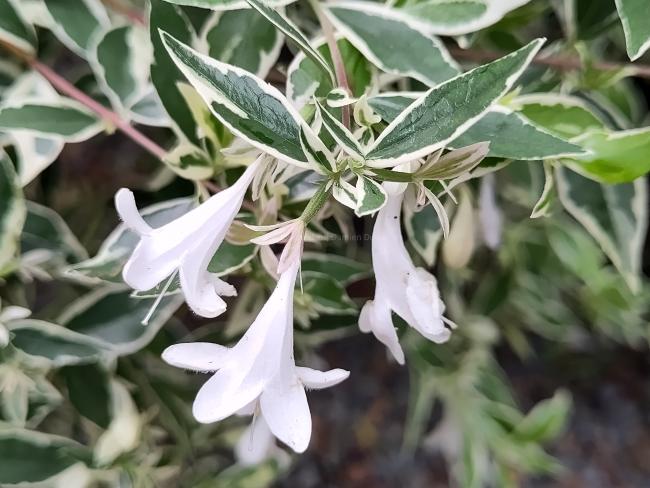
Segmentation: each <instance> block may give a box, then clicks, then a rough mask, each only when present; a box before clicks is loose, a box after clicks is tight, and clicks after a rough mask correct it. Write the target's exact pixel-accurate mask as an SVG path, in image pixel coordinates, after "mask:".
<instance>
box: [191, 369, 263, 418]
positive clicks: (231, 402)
mask: <svg viewBox="0 0 650 488" xmlns="http://www.w3.org/2000/svg"><path fill="white" fill-rule="evenodd" d="M264 386H265V384H264V382H263V381H258V382H256V383H254V382H249V383H247V384H246V385H242V383H241V378H238V377H237V375H235V374H233V371H232V369H231V368H223V369H220V370H219V371H217V372H216V373H215V374H214V376H212V378H210V379H209V380H208V381H206V382H205V384H204V385H203V386H202V387H201V389H200V390H199V393H198V394H197V395H196V399H195V400H194V405H192V414H193V415H194V418H195V419H196V420H198V421H199V422H201V423H202V424H209V423H212V422H218V421H219V420H223V419H225V418H226V417H230V416H231V415H233V414H235V413H237V412H238V411H239V410H240V409H242V408H243V407H245V406H246V405H248V404H249V403H250V402H252V401H253V400H255V399H256V398H257V397H259V395H260V393H262V389H263V388H264Z"/></svg>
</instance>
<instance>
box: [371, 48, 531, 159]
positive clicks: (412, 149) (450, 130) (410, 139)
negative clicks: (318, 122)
mask: <svg viewBox="0 0 650 488" xmlns="http://www.w3.org/2000/svg"><path fill="white" fill-rule="evenodd" d="M543 42H544V41H543V39H537V40H535V41H532V42H531V43H529V44H527V45H526V46H525V47H523V48H521V49H519V50H517V51H515V52H514V53H511V54H509V55H507V56H504V57H502V58H500V59H498V60H496V61H493V62H491V63H489V64H486V65H483V66H479V67H478V68H475V69H473V70H471V71H468V72H467V73H463V74H462V75H459V76H457V77H455V78H452V79H451V80H448V81H446V82H444V83H442V84H440V85H438V86H436V87H434V88H431V89H430V90H428V91H427V92H426V93H425V94H424V95H422V96H421V97H420V98H418V99H416V100H415V101H414V102H413V103H412V104H411V105H409V106H408V107H407V108H406V110H404V111H403V112H402V113H401V114H400V115H398V116H397V118H395V119H394V120H393V121H392V122H391V123H390V124H389V125H388V127H386V129H384V131H383V132H382V133H381V134H380V135H379V137H378V138H377V139H376V140H375V142H374V144H373V145H372V146H371V147H370V148H369V150H368V152H367V153H366V159H367V160H368V161H369V162H370V164H371V165H374V166H377V167H381V166H384V167H385V166H394V165H396V164H399V163H400V162H405V161H411V160H413V159H417V158H419V157H422V156H424V155H426V154H429V153H431V152H433V151H435V150H436V149H439V148H441V147H444V146H446V145H447V143H449V142H451V141H453V140H454V139H456V138H457V137H458V136H460V135H461V134H462V133H463V132H465V131H466V130H467V129H469V128H470V127H471V126H472V125H473V124H475V123H476V122H478V120H479V119H480V118H481V117H482V116H484V115H485V114H486V112H487V111H488V110H490V108H491V107H492V106H493V105H494V104H495V103H496V101H497V100H498V99H499V98H501V97H502V96H503V95H504V94H505V93H507V92H508V90H510V89H511V88H512V86H513V85H514V83H515V82H516V80H517V78H518V77H519V75H520V74H521V73H522V72H523V71H524V69H525V68H526V66H528V64H529V63H530V62H531V61H532V59H533V57H534V56H535V54H536V53H537V51H538V50H539V49H540V47H541V45H542V43H543Z"/></svg>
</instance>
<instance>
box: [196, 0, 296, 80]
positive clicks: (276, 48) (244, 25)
mask: <svg viewBox="0 0 650 488" xmlns="http://www.w3.org/2000/svg"><path fill="white" fill-rule="evenodd" d="M201 38H202V42H203V43H204V46H203V47H204V52H206V53H207V54H208V55H209V56H210V57H211V58H215V59H218V60H219V61H223V62H224V63H228V64H232V65H235V66H239V67H240V68H242V69H245V70H246V71H249V72H251V73H253V74H255V75H256V76H257V77H258V78H262V79H264V78H266V75H268V74H269V71H270V70H271V68H272V67H273V65H274V64H275V62H276V61H277V59H278V56H279V55H280V50H281V49H282V44H283V42H284V36H283V35H282V33H281V32H279V31H278V30H277V29H276V28H275V27H274V26H273V24H271V23H270V22H269V21H268V20H266V18H265V17H264V16H262V14H260V13H259V12H256V11H255V10H254V9H242V10H232V11H228V12H215V13H214V14H213V16H212V17H211V18H210V20H208V22H206V25H205V26H204V27H203V32H202V35H201Z"/></svg>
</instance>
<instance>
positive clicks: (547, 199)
mask: <svg viewBox="0 0 650 488" xmlns="http://www.w3.org/2000/svg"><path fill="white" fill-rule="evenodd" d="M554 190H555V173H554V172H553V166H552V164H551V163H550V162H545V163H544V188H543V189H542V194H541V195H540V197H539V199H538V200H537V203H535V206H534V207H533V211H532V212H531V214H530V218H531V219H538V218H540V217H548V216H549V215H550V213H551V203H552V202H553V195H554V193H553V191H554Z"/></svg>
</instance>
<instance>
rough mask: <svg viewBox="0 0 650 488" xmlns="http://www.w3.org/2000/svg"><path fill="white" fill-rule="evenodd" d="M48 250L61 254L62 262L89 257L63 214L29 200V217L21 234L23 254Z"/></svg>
mask: <svg viewBox="0 0 650 488" xmlns="http://www.w3.org/2000/svg"><path fill="white" fill-rule="evenodd" d="M42 250H47V251H49V252H51V253H52V256H53V257H54V256H59V257H60V262H61V263H65V262H69V263H74V262H78V261H81V260H83V259H87V258H88V254H87V252H86V250H85V249H84V247H83V246H82V245H81V243H80V242H79V240H78V239H77V238H76V237H75V235H74V234H73V233H72V231H71V230H70V228H69V227H68V225H67V224H66V223H65V221H64V220H63V219H62V218H61V216H60V215H59V214H58V213H56V212H55V211H54V210H52V209H51V208H49V207H45V206H43V205H39V204H38V203H35V202H27V218H26V219H25V224H24V225H23V231H22V234H21V235H20V251H21V253H22V254H23V255H25V254H26V253H29V252H32V251H42Z"/></svg>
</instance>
